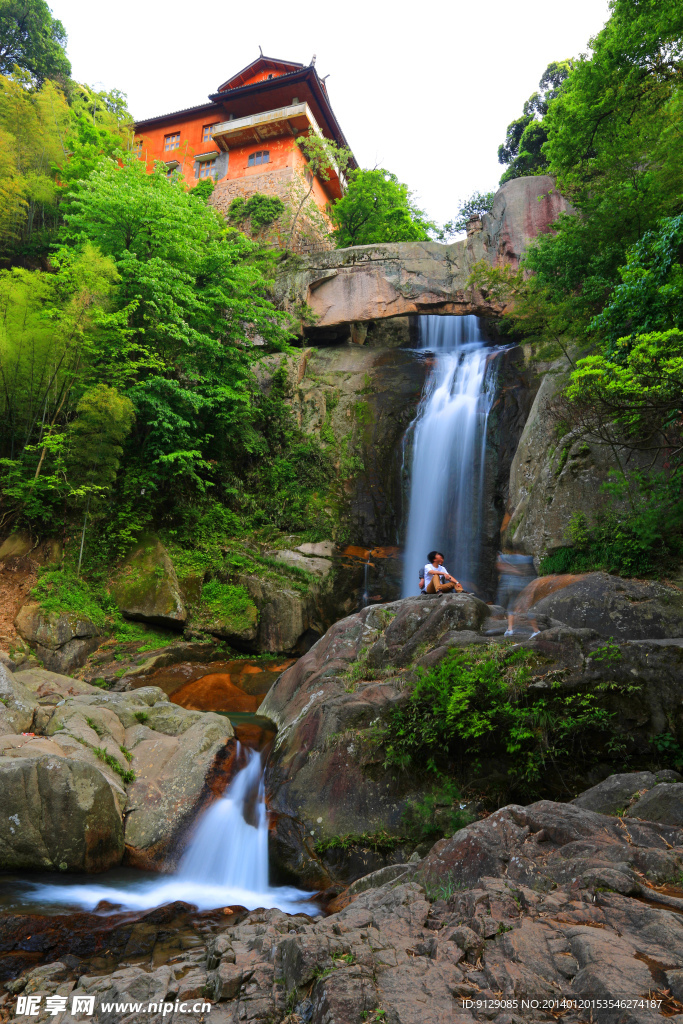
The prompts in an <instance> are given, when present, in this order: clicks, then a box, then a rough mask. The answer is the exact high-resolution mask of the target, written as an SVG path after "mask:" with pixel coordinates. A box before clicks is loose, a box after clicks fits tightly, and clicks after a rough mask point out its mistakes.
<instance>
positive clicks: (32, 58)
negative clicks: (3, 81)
mask: <svg viewBox="0 0 683 1024" xmlns="http://www.w3.org/2000/svg"><path fill="white" fill-rule="evenodd" d="M0 29H1V31H0V74H2V75H11V74H12V73H13V72H14V70H15V68H20V69H21V70H23V71H26V72H28V74H29V75H31V77H32V78H34V79H35V80H36V81H38V82H42V81H44V79H46V78H56V77H60V76H61V77H64V78H68V76H69V75H70V74H71V65H70V63H69V60H68V58H67V56H66V53H65V48H66V32H65V31H64V26H63V25H62V23H61V21H57V19H56V18H53V17H52V12H51V10H50V8H49V7H48V5H47V4H46V3H45V0H0Z"/></svg>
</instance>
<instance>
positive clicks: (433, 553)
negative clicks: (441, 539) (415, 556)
mask: <svg viewBox="0 0 683 1024" xmlns="http://www.w3.org/2000/svg"><path fill="white" fill-rule="evenodd" d="M437 555H441V557H442V558H443V551H430V552H429V554H428V555H427V561H428V562H433V561H434V559H435V558H436V556H437Z"/></svg>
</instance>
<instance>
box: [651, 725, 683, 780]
mask: <svg viewBox="0 0 683 1024" xmlns="http://www.w3.org/2000/svg"><path fill="white" fill-rule="evenodd" d="M651 746H652V748H653V749H654V750H655V751H656V752H657V753H658V754H659V756H660V757H661V759H662V761H663V762H664V763H665V764H668V765H671V766H672V767H673V768H675V769H676V770H677V771H680V770H681V768H683V748H682V747H681V746H680V744H679V743H678V740H677V739H676V737H675V736H673V735H672V734H671V733H670V732H664V733H660V734H659V736H653V738H652V742H651Z"/></svg>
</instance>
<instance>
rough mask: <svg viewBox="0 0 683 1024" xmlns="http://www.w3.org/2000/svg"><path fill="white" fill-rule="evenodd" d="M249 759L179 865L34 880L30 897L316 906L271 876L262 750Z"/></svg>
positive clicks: (85, 902) (310, 910)
mask: <svg viewBox="0 0 683 1024" xmlns="http://www.w3.org/2000/svg"><path fill="white" fill-rule="evenodd" d="M246 755H247V763H246V765H245V767H244V768H242V769H241V770H240V771H239V772H238V773H237V775H236V776H235V777H234V779H233V780H232V782H231V783H230V786H229V787H228V789H227V790H226V792H225V793H224V795H223V796H222V797H220V799H218V800H216V802H215V803H213V804H212V805H211V806H210V807H209V809H208V810H207V811H206V812H205V813H204V814H203V816H202V817H201V818H200V820H199V823H198V825H197V828H196V831H195V833H194V836H193V838H192V841H191V842H190V844H189V846H188V848H187V850H186V852H185V854H184V856H183V858H182V860H181V862H180V865H179V867H178V870H177V871H176V873H175V874H172V875H159V876H157V877H156V878H154V879H146V880H144V881H139V880H138V881H133V880H131V881H130V882H128V883H126V884H125V885H124V886H123V887H122V886H121V885H120V880H117V882H112V884H102V883H100V884H96V883H93V884H88V883H86V884H84V885H79V884H68V883H67V882H66V880H65V882H64V884H58V885H41V884H39V883H33V884H32V890H31V891H30V893H29V894H27V898H28V899H30V900H32V901H37V902H41V903H55V904H66V905H69V906H72V907H80V908H85V909H88V910H92V909H94V908H95V907H96V906H97V904H98V903H100V902H101V901H102V900H106V901H107V903H109V904H115V905H116V907H117V909H118V908H121V907H122V908H124V909H125V910H149V909H151V908H153V907H158V906H161V905H162V904H164V903H172V902H173V901H175V900H182V901H183V902H185V903H191V904H193V905H194V906H196V907H198V908H199V910H211V909H214V908H216V907H228V906H241V907H246V908H247V910H255V909H256V908H257V907H263V908H265V909H272V908H277V909H279V910H284V911H286V912H287V913H290V914H295V913H298V912H302V911H303V912H304V913H307V914H311V915H314V914H317V913H318V908H317V907H316V906H315V904H312V903H311V902H310V899H311V895H312V894H311V893H308V892H303V891H301V890H299V889H294V888H291V887H289V886H277V887H275V886H271V885H270V884H269V881H268V810H267V807H266V796H265V787H264V779H263V776H264V772H263V768H262V765H261V756H260V754H259V753H258V752H257V751H255V750H247V751H246Z"/></svg>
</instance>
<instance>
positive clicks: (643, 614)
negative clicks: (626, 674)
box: [532, 572, 683, 640]
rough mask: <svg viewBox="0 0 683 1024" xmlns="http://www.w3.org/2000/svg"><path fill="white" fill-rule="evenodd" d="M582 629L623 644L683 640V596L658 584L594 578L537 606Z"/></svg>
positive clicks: (580, 581)
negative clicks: (595, 631)
mask: <svg viewBox="0 0 683 1024" xmlns="http://www.w3.org/2000/svg"><path fill="white" fill-rule="evenodd" d="M532 608H533V610H534V611H537V612H540V613H541V614H544V615H549V616H551V617H552V618H555V619H559V620H560V621H561V622H566V623H567V625H569V626H572V627H574V628H577V629H581V628H588V629H595V630H597V632H598V633H601V634H602V635H603V636H611V637H615V638H617V639H623V640H648V639H664V638H667V637H680V636H683V591H681V590H679V589H678V587H674V586H665V585H664V584H662V583H656V582H654V581H647V582H644V581H642V580H630V579H623V578H622V577H620V576H610V575H608V574H607V573H605V572H592V573H589V574H588V575H586V576H583V577H581V578H579V579H575V580H573V581H572V582H570V583H569V584H568V585H567V586H565V587H563V588H562V589H559V590H556V591H555V592H554V593H552V594H550V595H549V596H547V597H543V598H542V599H541V600H540V601H537V602H536V603H534V604H533V605H532Z"/></svg>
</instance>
